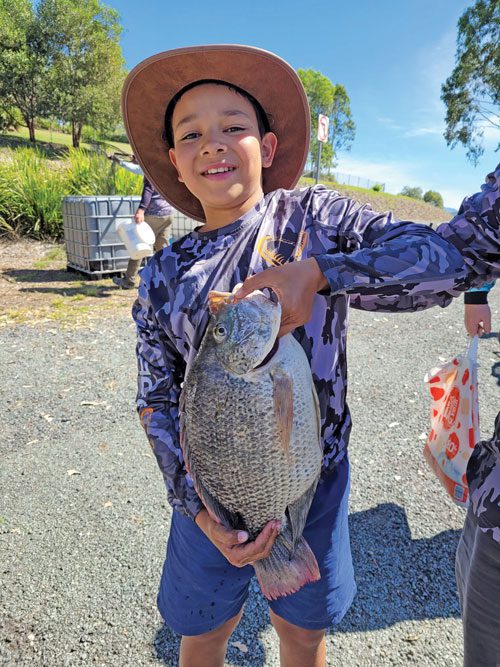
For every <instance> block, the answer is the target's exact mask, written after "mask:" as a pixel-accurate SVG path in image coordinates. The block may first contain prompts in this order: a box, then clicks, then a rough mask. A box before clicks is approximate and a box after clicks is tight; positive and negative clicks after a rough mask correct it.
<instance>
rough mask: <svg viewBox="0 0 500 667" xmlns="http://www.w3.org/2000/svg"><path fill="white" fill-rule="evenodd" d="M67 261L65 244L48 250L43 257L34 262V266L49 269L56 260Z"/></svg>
mask: <svg viewBox="0 0 500 667" xmlns="http://www.w3.org/2000/svg"><path fill="white" fill-rule="evenodd" d="M66 261H67V260H66V250H65V249H64V246H62V245H61V246H57V247H56V248H51V250H48V251H47V252H46V253H45V255H44V256H43V257H42V258H41V259H39V260H37V261H36V262H35V263H34V264H33V268H34V269H48V268H49V267H50V266H51V265H52V264H54V262H57V263H59V262H60V263H63V264H65V263H66Z"/></svg>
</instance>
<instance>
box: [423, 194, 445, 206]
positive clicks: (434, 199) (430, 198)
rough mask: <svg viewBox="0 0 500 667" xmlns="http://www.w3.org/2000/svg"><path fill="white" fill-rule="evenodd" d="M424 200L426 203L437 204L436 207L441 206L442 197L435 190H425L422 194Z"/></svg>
mask: <svg viewBox="0 0 500 667" xmlns="http://www.w3.org/2000/svg"><path fill="white" fill-rule="evenodd" d="M424 201H426V202H427V203H428V204H434V206H437V207H438V208H443V203H444V202H443V197H442V196H441V195H440V194H439V192H436V191H435V190H427V192H426V193H425V194H424Z"/></svg>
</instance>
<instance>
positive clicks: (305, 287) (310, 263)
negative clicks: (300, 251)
mask: <svg viewBox="0 0 500 667" xmlns="http://www.w3.org/2000/svg"><path fill="white" fill-rule="evenodd" d="M264 287H269V288H270V289H272V290H273V292H275V294H276V296H277V297H278V299H279V302H280V304H281V328H280V330H279V334H278V335H279V336H284V335H285V334H287V333H290V331H293V330H294V329H296V328H297V327H300V326H302V325H303V324H305V323H306V322H309V320H310V319H311V315H312V307H313V300H314V296H315V295H316V293H317V292H319V291H321V290H322V289H325V287H328V281H327V280H326V278H325V276H324V275H323V273H322V272H321V269H320V268H319V265H318V262H317V261H316V260H315V259H314V257H311V258H309V259H305V260H303V261H301V262H290V263H289V264H283V266H277V267H273V268H271V269H266V270H265V271H262V272H261V273H256V274H255V275H254V276H250V278H247V279H246V280H245V282H244V283H243V285H242V286H241V287H240V289H239V290H238V291H237V292H236V293H235V295H234V298H235V300H236V301H239V300H240V299H243V298H244V297H245V296H248V295H249V294H250V293H251V292H253V291H254V290H258V289H263V288H264Z"/></svg>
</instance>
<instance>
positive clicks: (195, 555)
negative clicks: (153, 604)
mask: <svg viewBox="0 0 500 667" xmlns="http://www.w3.org/2000/svg"><path fill="white" fill-rule="evenodd" d="M253 574H254V570H253V567H252V566H251V565H247V566H246V567H244V568H237V567H234V566H233V565H231V564H230V563H229V562H228V561H227V560H226V558H224V556H223V555H222V554H221V553H220V551H219V550H218V549H216V547H215V546H214V545H213V544H212V542H210V540H209V539H208V538H207V537H206V535H205V534H204V533H203V532H202V531H201V530H200V528H198V526H197V525H196V523H195V522H194V521H192V520H191V519H188V518H186V517H185V516H183V515H181V514H180V513H179V512H177V511H174V512H173V514H172V521H171V524H170V534H169V538H168V543H167V555H166V558H165V563H164V565H163V572H162V576H161V581H160V588H159V591H158V609H159V611H160V613H161V615H162V617H163V619H164V621H165V623H166V624H167V625H168V626H169V627H170V628H172V630H174V632H176V633H178V634H179V635H182V640H181V649H180V665H181V667H198V666H200V667H201V666H203V667H205V666H207V667H209V666H210V667H211V666H212V665H213V666H214V667H222V665H223V664H224V656H225V653H226V648H227V641H228V639H229V637H230V635H231V633H232V631H233V630H234V628H235V627H236V625H237V624H238V621H239V619H240V617H241V613H242V609H243V606H244V604H245V600H246V598H247V595H248V585H249V583H250V579H251V578H252V576H253Z"/></svg>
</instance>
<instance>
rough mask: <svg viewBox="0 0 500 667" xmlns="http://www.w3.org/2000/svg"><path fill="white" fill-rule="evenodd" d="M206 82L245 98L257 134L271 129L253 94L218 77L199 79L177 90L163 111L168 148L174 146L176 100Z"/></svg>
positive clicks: (262, 133) (262, 134)
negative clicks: (256, 128) (255, 121)
mask: <svg viewBox="0 0 500 667" xmlns="http://www.w3.org/2000/svg"><path fill="white" fill-rule="evenodd" d="M206 83H211V84H214V85H216V86H226V88H229V90H232V91H233V92H234V93H237V94H238V95H241V96H242V97H244V98H245V99H247V100H248V101H249V102H250V104H251V105H252V107H253V108H254V111H255V115H256V116H257V125H258V128H259V134H260V136H261V138H262V137H263V136H264V134H266V132H270V131H271V125H270V122H269V118H268V116H267V114H266V112H265V111H264V109H263V108H262V106H261V105H260V103H259V102H258V101H257V100H256V99H255V97H253V95H250V93H247V91H246V90H243V88H240V87H239V86H235V85H234V84H233V83H228V82H227V81H221V80H220V79H200V80H199V81H193V82H192V83H188V85H187V86H184V88H181V90H179V92H178V93H176V94H175V95H174V96H173V97H172V99H171V100H170V102H169V103H168V105H167V109H166V111H165V131H164V139H165V141H166V142H167V144H168V145H169V147H170V148H174V134H173V128H172V116H173V115H174V109H175V107H176V106H177V102H178V101H179V100H180V99H181V97H182V96H183V95H184V93H187V92H188V90H191V89H192V88H196V87H197V86H202V85H204V84H206Z"/></svg>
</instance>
